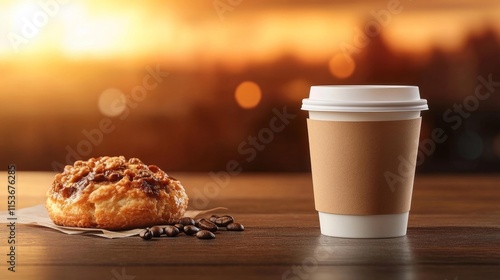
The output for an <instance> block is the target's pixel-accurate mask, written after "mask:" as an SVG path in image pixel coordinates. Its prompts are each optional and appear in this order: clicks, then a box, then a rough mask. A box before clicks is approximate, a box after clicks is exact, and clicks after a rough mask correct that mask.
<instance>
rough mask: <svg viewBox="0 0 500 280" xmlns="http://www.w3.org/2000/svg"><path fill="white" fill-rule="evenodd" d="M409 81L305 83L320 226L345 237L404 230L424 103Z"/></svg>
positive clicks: (393, 233)
mask: <svg viewBox="0 0 500 280" xmlns="http://www.w3.org/2000/svg"><path fill="white" fill-rule="evenodd" d="M427 109H428V106H427V100H425V99H421V98H420V94H419V90H418V87H416V86H373V85H370V86H369V85H366V86H363V85H359V86H354V85H353V86H312V87H311V91H310V95H309V98H306V99H304V100H303V102H302V110H306V111H309V119H308V120H307V126H308V133H309V147H310V153H311V170H312V179H313V188H314V202H315V207H316V210H317V211H318V213H319V220H320V229H321V233H322V234H324V235H328V236H336V237H347V238H384V237H397V236H404V235H406V229H407V225H408V213H409V211H410V204H411V195H412V190H413V180H414V176H415V163H416V157H417V149H418V140H419V134H420V124H421V117H420V112H421V111H422V110H427Z"/></svg>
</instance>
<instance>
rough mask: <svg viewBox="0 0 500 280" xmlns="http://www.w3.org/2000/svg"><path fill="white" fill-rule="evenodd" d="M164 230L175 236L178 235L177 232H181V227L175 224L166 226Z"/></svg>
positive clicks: (170, 235)
mask: <svg viewBox="0 0 500 280" xmlns="http://www.w3.org/2000/svg"><path fill="white" fill-rule="evenodd" d="M164 231H165V234H166V235H167V236H168V237H175V236H177V234H179V229H178V228H176V227H175V226H166V227H165V229H164Z"/></svg>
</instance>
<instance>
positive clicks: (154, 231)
mask: <svg viewBox="0 0 500 280" xmlns="http://www.w3.org/2000/svg"><path fill="white" fill-rule="evenodd" d="M150 231H151V233H152V234H153V236H154V237H160V235H162V234H163V229H162V228H161V227H159V226H154V227H151V229H150Z"/></svg>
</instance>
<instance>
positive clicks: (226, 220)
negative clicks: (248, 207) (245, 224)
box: [215, 215, 234, 227]
mask: <svg viewBox="0 0 500 280" xmlns="http://www.w3.org/2000/svg"><path fill="white" fill-rule="evenodd" d="M232 222H234V219H233V217H231V216H229V215H224V216H220V217H218V218H216V219H215V224H216V225H218V226H220V227H225V226H227V225H229V224H230V223H232Z"/></svg>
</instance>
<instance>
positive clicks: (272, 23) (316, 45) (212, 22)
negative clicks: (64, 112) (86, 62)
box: [0, 0, 500, 73]
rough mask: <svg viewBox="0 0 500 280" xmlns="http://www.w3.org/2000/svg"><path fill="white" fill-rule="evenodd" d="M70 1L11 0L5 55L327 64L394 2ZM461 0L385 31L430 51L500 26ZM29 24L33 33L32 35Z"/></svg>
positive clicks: (404, 44) (421, 9)
mask: <svg viewBox="0 0 500 280" xmlns="http://www.w3.org/2000/svg"><path fill="white" fill-rule="evenodd" d="M60 2H61V3H59V1H56V0H54V1H34V0H24V1H18V0H5V1H2V2H1V3H0V25H1V26H2V31H1V32H0V33H1V34H0V35H1V37H2V38H5V40H0V59H2V58H12V55H13V54H21V55H27V54H28V55H37V56H38V57H46V55H54V54H57V55H61V54H63V55H66V56H69V57H71V58H75V57H76V58H81V57H82V56H84V57H87V56H91V57H120V58H121V57H126V58H130V57H143V56H148V55H150V54H152V53H160V54H161V57H162V58H165V59H168V60H169V63H171V64H176V65H182V66H183V67H189V65H190V62H196V63H200V64H212V63H215V62H217V63H219V62H220V63H222V64H227V65H228V68H230V69H241V66H242V65H243V64H246V63H249V62H270V61H273V60H275V59H276V57H277V56H279V55H280V54H283V53H284V52H286V53H288V54H290V55H293V56H294V57H297V58H298V59H300V60H302V61H304V62H307V63H318V62H320V61H325V60H327V59H331V57H332V53H335V52H339V51H341V47H340V46H341V45H342V44H348V45H353V44H355V43H356V41H357V40H358V39H359V38H356V37H357V36H359V35H357V34H356V33H357V30H365V25H366V24H367V23H368V22H374V16H373V13H372V12H379V13H380V12H384V11H385V10H387V6H388V2H387V1H366V3H365V2H363V1H362V2H358V1H356V2H354V3H352V4H350V3H348V2H346V3H344V4H342V5H340V6H339V5H335V4H334V3H333V2H332V3H331V4H326V3H325V4H324V5H309V4H307V3H305V2H304V3H302V4H300V3H299V2H297V3H295V4H294V6H293V7H294V8H290V9H286V8H284V6H281V4H273V5H268V4H267V3H264V2H262V3H261V2H255V3H252V4H251V5H250V4H247V5H244V6H239V7H238V8H237V9H235V10H234V11H232V12H231V13H232V14H231V17H230V20H229V18H228V20H227V21H225V22H221V21H220V20H219V18H218V15H217V12H216V11H215V10H213V7H212V5H191V4H188V3H187V2H186V3H183V2H180V1H141V2H127V3H126V4H124V3H122V2H121V1H98V0H88V1H83V0H72V1H60ZM456 2H457V1H445V2H444V3H443V2H440V4H439V5H437V4H433V3H432V2H429V1H425V2H424V1H413V2H411V1H409V2H408V3H406V2H404V3H403V2H401V5H402V7H401V11H400V13H397V14H391V16H390V18H389V19H387V20H386V22H383V23H382V25H381V27H380V31H381V36H383V37H384V38H386V39H387V41H388V42H389V43H390V44H391V46H393V47H395V48H397V49H403V50H405V51H413V52H426V51H428V50H429V49H430V48H432V47H433V46H435V45H438V46H440V47H444V48H456V47H457V46H459V45H460V43H461V42H462V41H463V39H464V36H466V35H467V34H468V33H470V32H471V31H474V30H477V29H479V28H482V26H481V24H484V23H488V24H491V26H492V28H494V29H496V30H500V22H499V21H498V20H496V18H497V17H496V15H498V13H499V12H500V5H499V4H498V2H497V1H493V0H481V1H480V2H481V3H482V4H478V5H473V4H470V2H468V1H465V0H463V1H458V2H459V4H457V3H456ZM42 3H52V6H50V5H49V6H43V5H42ZM53 3H56V4H57V5H54V4H53ZM58 3H59V4H58ZM46 5H47V4H46ZM263 5H265V12H262V10H263V9H264V8H263ZM42 6H43V7H42ZM469 6H472V7H473V8H470V7H469ZM436 7H437V8H436ZM446 8H449V9H446ZM257 11H258V12H257ZM353 11H356V12H353ZM429 11H432V12H429ZM423 18H425V20H422V19H423ZM191 19H196V20H191ZM249 26H251V28H248V27H249ZM25 31H29V32H28V33H31V34H29V36H25V35H26V34H23V32H25ZM25 33H26V32H25ZM12 34H16V35H15V36H18V37H17V39H18V40H17V41H16V40H14V41H16V42H17V43H12V36H11V35H12ZM28 37H29V38H28ZM368 39H369V40H373V39H374V38H368ZM19 40H21V41H19ZM369 43H370V42H368V46H369ZM16 44H17V46H13V45H16ZM15 49H16V50H17V52H15V51H14V50H15ZM334 73H335V72H334ZM343 73H344V72H343ZM345 73H347V72H345Z"/></svg>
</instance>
